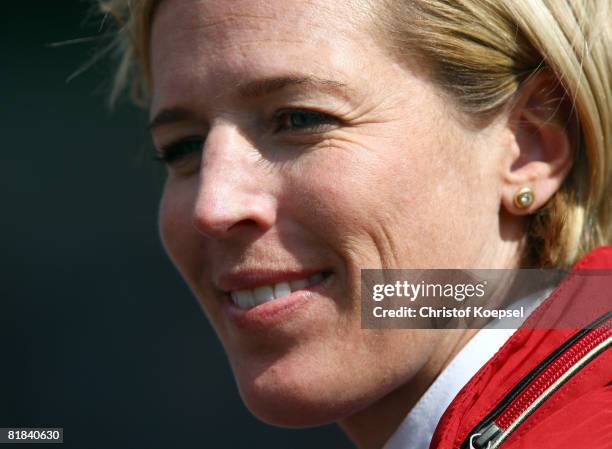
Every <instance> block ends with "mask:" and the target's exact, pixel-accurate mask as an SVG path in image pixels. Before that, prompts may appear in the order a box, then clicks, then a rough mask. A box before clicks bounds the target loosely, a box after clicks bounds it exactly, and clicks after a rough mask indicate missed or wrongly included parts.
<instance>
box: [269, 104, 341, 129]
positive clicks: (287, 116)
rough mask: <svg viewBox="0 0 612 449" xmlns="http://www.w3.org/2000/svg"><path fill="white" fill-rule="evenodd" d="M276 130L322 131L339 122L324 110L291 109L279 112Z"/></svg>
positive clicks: (276, 119) (276, 116) (276, 117)
mask: <svg viewBox="0 0 612 449" xmlns="http://www.w3.org/2000/svg"><path fill="white" fill-rule="evenodd" d="M274 119H275V122H276V124H277V127H276V131H277V132H279V131H292V130H293V131H304V130H311V131H320V130H321V129H322V128H326V127H328V126H333V125H337V124H338V119H337V118H335V117H332V116H331V115H327V114H323V113H322V112H316V111H309V110H306V109H290V110H284V111H280V112H278V113H277V114H276V115H275V117H274Z"/></svg>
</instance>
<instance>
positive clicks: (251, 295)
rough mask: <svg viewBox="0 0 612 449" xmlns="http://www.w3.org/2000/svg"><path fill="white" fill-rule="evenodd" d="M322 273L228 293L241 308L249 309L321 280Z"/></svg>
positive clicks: (322, 277)
mask: <svg viewBox="0 0 612 449" xmlns="http://www.w3.org/2000/svg"><path fill="white" fill-rule="evenodd" d="M323 279H324V276H323V274H322V273H317V274H314V275H312V276H310V277H309V278H308V279H298V280H296V281H291V282H279V283H277V284H272V285H262V286H260V287H257V288H254V289H252V290H235V291H233V292H231V293H230V297H231V298H232V302H233V303H234V304H236V305H237V306H238V307H239V308H241V309H251V308H253V307H255V306H258V305H259V304H263V303H265V302H268V301H272V300H273V299H278V298H282V297H283V296H287V295H290V294H291V293H292V292H294V291H296V290H302V289H304V288H306V287H309V286H311V285H316V284H319V283H321V281H323Z"/></svg>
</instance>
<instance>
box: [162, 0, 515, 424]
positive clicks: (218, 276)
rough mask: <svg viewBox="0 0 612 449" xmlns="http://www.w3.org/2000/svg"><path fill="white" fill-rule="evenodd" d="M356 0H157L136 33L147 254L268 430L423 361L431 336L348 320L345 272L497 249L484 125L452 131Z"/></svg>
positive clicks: (319, 412)
mask: <svg viewBox="0 0 612 449" xmlns="http://www.w3.org/2000/svg"><path fill="white" fill-rule="evenodd" d="M355 3H356V2H329V1H324V0H311V1H302V0H300V1H283V2H280V1H278V2H277V1H264V0H261V1H259V0H235V1H231V2H213V1H192V0H165V1H164V2H162V3H161V5H160V7H159V9H158V10H157V12H156V15H155V18H154V23H153V32H152V49H151V52H152V71H153V81H154V87H153V101H152V105H151V117H152V119H153V121H152V133H153V138H154V141H155V144H156V146H157V147H158V148H162V149H165V151H166V159H167V160H168V162H169V175H168V179H167V182H166V185H165V190H164V194H163V198H162V200H161V206H160V229H161V236H162V239H163V243H164V245H165V248H166V250H167V252H168V254H169V255H170V258H171V259H172V261H173V262H174V264H175V265H176V266H177V268H178V270H179V271H180V273H181V274H182V276H183V277H184V279H185V280H186V282H187V283H188V284H189V286H190V288H191V289H192V291H193V292H194V294H195V295H196V296H197V298H198V300H199V301H200V303H201V305H202V306H203V308H204V310H205V311H206V314H207V315H208V318H209V319H210V321H211V323H212V324H213V326H214V328H215V330H216V332H217V333H218V335H219V337H220V339H221V341H222V343H223V346H224V347H225V350H226V352H227V354H228V356H229V360H230V363H231V366H232V369H233V371H234V374H235V376H236V379H237V382H238V385H239V388H240V391H241V394H242V396H243V398H244V400H245V402H246V403H247V405H248V406H249V407H250V408H251V410H252V411H253V412H254V413H255V414H256V415H258V416H259V417H261V418H262V419H264V420H266V421H269V422H273V423H277V424H281V425H309V424H318V423H323V422H327V421H332V420H336V419H339V418H341V417H344V416H347V415H350V414H351V413H354V412H355V411H357V410H359V409H362V408H364V407H366V406H368V405H369V404H372V403H374V402H375V401H376V400H377V399H379V398H381V397H383V396H384V395H386V394H387V393H389V392H390V391H392V390H394V389H395V388H397V387H398V386H399V385H402V384H405V383H406V382H407V381H409V380H410V379H412V378H414V377H415V376H417V375H418V374H419V373H420V372H422V371H423V369H424V367H426V366H427V364H428V363H429V362H430V361H431V359H432V357H435V356H436V355H435V352H434V350H435V349H436V345H437V343H438V341H439V339H440V338H441V337H440V333H436V332H428V331H414V330H412V331H410V330H406V331H372V330H362V329H361V325H360V269H361V268H380V267H391V268H393V267H403V268H415V267H419V268H424V267H436V268H441V267H499V266H507V265H508V264H510V263H511V261H512V260H513V256H514V253H513V251H511V250H509V249H508V246H507V245H508V244H507V242H504V240H503V239H502V238H501V236H500V219H499V217H500V212H499V211H500V195H501V193H500V186H499V177H500V175H499V174H498V172H499V170H498V167H499V165H500V160H501V159H502V151H501V147H502V146H503V145H502V133H501V132H498V130H497V128H495V127H490V128H487V129H485V130H469V129H467V128H465V127H463V126H462V125H461V124H460V122H459V121H458V120H457V119H456V117H457V116H458V113H457V112H456V111H455V110H454V109H453V107H452V106H451V105H450V104H449V102H448V101H447V100H445V99H444V98H443V96H442V95H441V94H440V93H439V92H438V91H437V89H436V88H435V87H434V86H433V85H432V84H431V83H430V82H429V81H428V80H427V76H426V75H425V70H423V68H422V67H420V66H419V63H418V62H417V60H416V59H414V60H412V61H411V60H410V59H409V58H408V59H407V64H404V65H402V66H400V65H399V64H398V63H397V62H396V60H395V59H393V58H392V57H391V56H390V55H389V54H388V53H387V52H386V51H385V50H384V49H383V48H382V47H381V46H379V45H378V44H377V43H376V41H375V39H374V38H373V36H374V34H373V33H372V32H371V31H370V26H369V23H368V14H367V11H365V10H359V9H357V8H356V7H355ZM351 4H353V6H351ZM438 349H439V348H438ZM436 352H437V351H436Z"/></svg>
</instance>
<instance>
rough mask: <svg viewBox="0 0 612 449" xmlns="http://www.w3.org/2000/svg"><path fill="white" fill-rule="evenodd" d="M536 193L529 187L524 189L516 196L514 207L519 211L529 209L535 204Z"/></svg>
mask: <svg viewBox="0 0 612 449" xmlns="http://www.w3.org/2000/svg"><path fill="white" fill-rule="evenodd" d="M534 200H535V193H533V190H531V189H530V188H529V187H523V188H522V189H521V190H519V191H518V192H516V193H515V194H514V205H515V206H516V207H517V209H527V208H528V207H529V206H531V205H532V204H533V202H534Z"/></svg>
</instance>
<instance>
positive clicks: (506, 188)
mask: <svg viewBox="0 0 612 449" xmlns="http://www.w3.org/2000/svg"><path fill="white" fill-rule="evenodd" d="M507 129H508V131H509V132H510V141H509V142H510V143H509V145H510V147H509V151H508V153H507V155H508V156H507V157H506V158H504V161H503V168H502V170H503V173H502V174H503V176H502V178H503V188H502V204H503V206H504V208H505V209H506V210H507V211H508V212H510V213H511V214H514V215H526V214H530V213H533V212H535V211H536V210H538V209H539V208H540V207H542V206H543V205H544V204H546V202H547V201H548V200H549V199H550V198H551V197H552V196H553V195H554V194H555V192H556V191H557V190H559V188H560V187H561V184H563V181H564V179H565V177H566V176H567V174H568V173H569V171H570V169H571V167H572V163H573V160H574V152H575V148H576V145H577V138H578V136H577V134H578V125H577V120H576V116H575V114H574V111H573V108H572V104H571V101H570V99H568V98H567V94H566V92H565V90H564V89H563V87H561V85H560V83H559V81H558V80H557V79H556V78H555V77H554V76H552V75H551V74H550V73H549V72H547V71H542V72H538V73H536V74H535V75H533V76H532V77H530V78H529V79H528V80H527V81H525V82H524V83H523V85H522V87H521V89H520V90H519V92H518V95H517V98H516V99H515V101H514V102H513V104H512V107H511V109H510V111H509V114H508V122H507ZM524 188H529V189H531V190H532V191H533V193H534V196H535V198H534V200H533V202H532V203H531V204H530V205H529V206H528V207H524V208H520V207H517V206H516V205H515V197H516V195H517V192H519V191H520V190H521V189H524Z"/></svg>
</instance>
